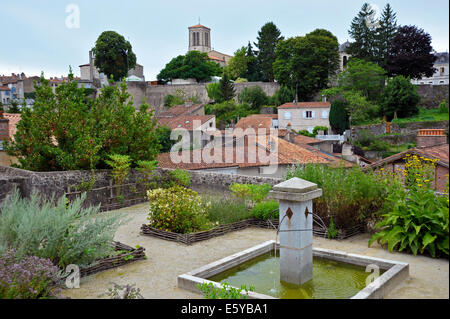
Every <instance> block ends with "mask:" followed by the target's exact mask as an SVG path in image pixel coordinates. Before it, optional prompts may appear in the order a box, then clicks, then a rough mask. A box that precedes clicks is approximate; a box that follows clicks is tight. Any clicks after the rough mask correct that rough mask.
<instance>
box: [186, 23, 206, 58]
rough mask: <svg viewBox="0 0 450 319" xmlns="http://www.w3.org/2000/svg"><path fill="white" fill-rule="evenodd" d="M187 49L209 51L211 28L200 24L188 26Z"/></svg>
mask: <svg viewBox="0 0 450 319" xmlns="http://www.w3.org/2000/svg"><path fill="white" fill-rule="evenodd" d="M189 51H200V52H206V53H208V52H210V51H211V29H210V28H207V27H205V26H203V25H201V24H197V25H194V26H192V27H189Z"/></svg>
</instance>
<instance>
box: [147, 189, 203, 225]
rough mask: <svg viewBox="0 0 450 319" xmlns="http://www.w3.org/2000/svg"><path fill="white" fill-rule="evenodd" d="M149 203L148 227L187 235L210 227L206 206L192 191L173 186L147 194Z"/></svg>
mask: <svg viewBox="0 0 450 319" xmlns="http://www.w3.org/2000/svg"><path fill="white" fill-rule="evenodd" d="M147 196H148V199H149V201H150V213H149V215H148V216H149V217H148V220H149V225H150V227H154V228H157V229H161V230H165V231H170V232H175V233H180V234H187V233H193V232H197V231H201V230H206V229H209V228H211V227H212V225H211V223H210V222H209V221H208V218H207V217H208V209H209V207H208V205H207V204H203V203H202V200H201V197H200V196H199V195H198V194H197V193H196V192H194V191H193V190H190V189H187V188H184V187H181V186H174V187H171V188H168V189H162V188H158V189H154V190H149V191H148V192H147Z"/></svg>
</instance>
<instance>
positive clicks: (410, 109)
mask: <svg viewBox="0 0 450 319" xmlns="http://www.w3.org/2000/svg"><path fill="white" fill-rule="evenodd" d="M419 101H420V96H419V94H418V93H417V88H416V87H415V86H414V85H413V84H412V83H411V80H410V79H409V78H405V77H403V76H401V75H400V76H396V77H394V78H392V79H390V80H388V83H387V85H386V89H385V90H384V92H383V94H382V96H381V105H382V108H383V114H384V115H386V116H387V117H388V119H389V120H390V119H392V118H393V117H394V113H397V116H398V117H399V118H404V117H410V116H413V115H416V114H417V113H419V108H418V104H419Z"/></svg>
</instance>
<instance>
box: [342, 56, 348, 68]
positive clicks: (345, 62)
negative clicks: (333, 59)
mask: <svg viewBox="0 0 450 319" xmlns="http://www.w3.org/2000/svg"><path fill="white" fill-rule="evenodd" d="M347 62H348V58H347V56H345V55H344V58H343V61H342V66H343V67H344V68H345V67H346V66H347Z"/></svg>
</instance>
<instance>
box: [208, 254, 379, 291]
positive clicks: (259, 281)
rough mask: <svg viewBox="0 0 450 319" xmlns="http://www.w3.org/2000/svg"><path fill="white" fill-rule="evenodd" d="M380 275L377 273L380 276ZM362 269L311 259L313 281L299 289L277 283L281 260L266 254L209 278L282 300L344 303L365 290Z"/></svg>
mask: <svg viewBox="0 0 450 319" xmlns="http://www.w3.org/2000/svg"><path fill="white" fill-rule="evenodd" d="M382 272H383V271H382V270H380V275H381V273H382ZM370 274H371V273H370V272H365V267H361V266H356V265H351V264H347V263H341V262H337V261H333V260H329V259H325V258H318V257H314V259H313V278H312V280H310V281H308V282H307V283H305V284H303V285H301V286H298V285H293V284H288V283H285V282H280V258H279V256H276V257H275V256H274V254H273V252H272V253H267V254H264V255H262V256H259V257H257V258H255V259H252V260H249V261H247V262H245V263H243V264H241V265H239V266H236V267H233V268H231V269H229V270H227V271H225V272H223V273H220V274H218V275H215V276H213V277H211V278H208V279H209V280H211V281H215V282H225V281H226V282H228V283H229V284H230V285H231V286H234V287H240V286H241V285H246V286H247V287H250V286H253V287H254V288H255V290H254V291H255V292H258V293H262V294H265V295H269V296H273V297H276V298H281V299H346V298H350V297H352V296H354V295H356V294H357V293H358V292H359V291H360V290H362V289H363V288H364V287H365V286H366V278H367V276H368V275H370Z"/></svg>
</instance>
